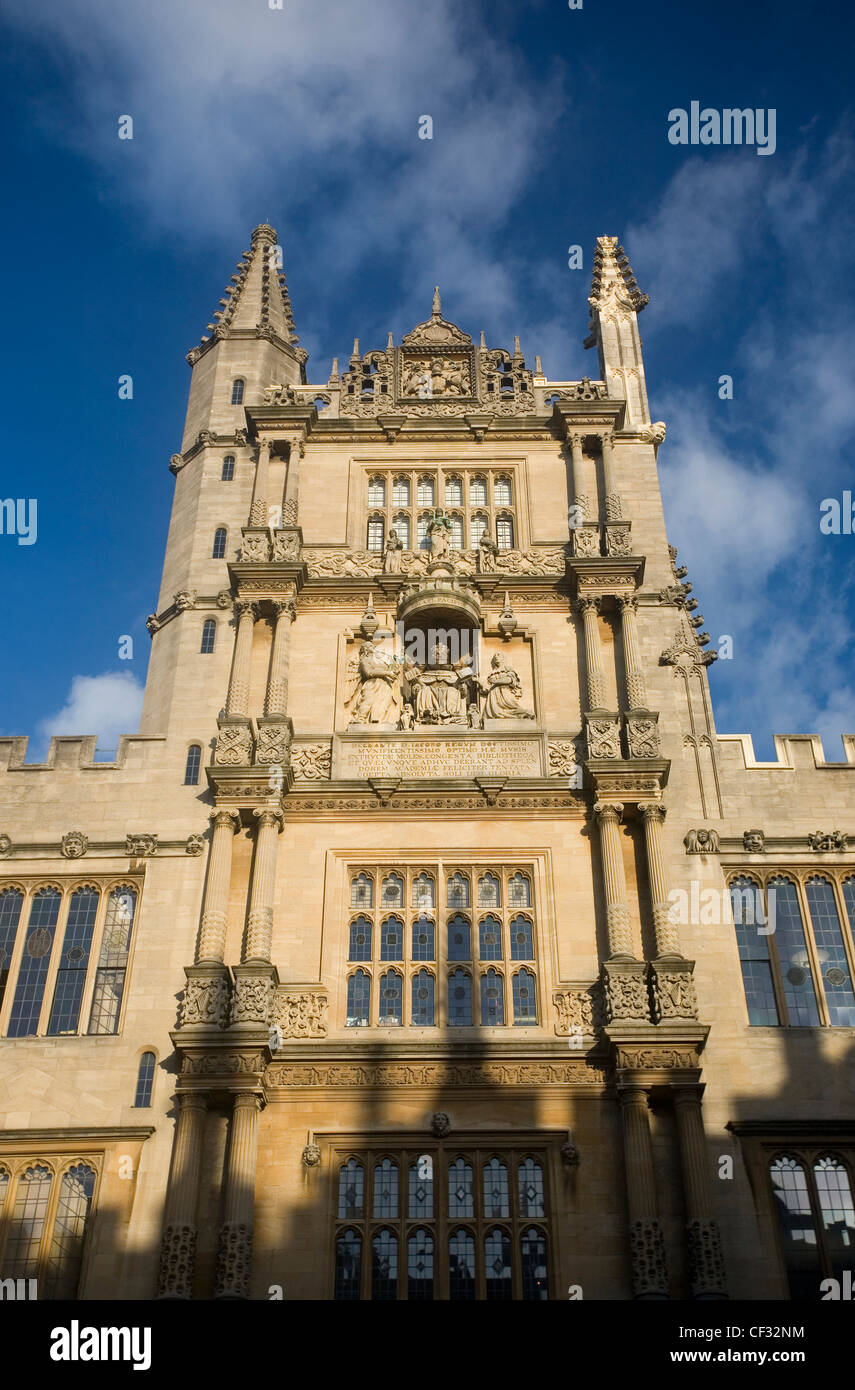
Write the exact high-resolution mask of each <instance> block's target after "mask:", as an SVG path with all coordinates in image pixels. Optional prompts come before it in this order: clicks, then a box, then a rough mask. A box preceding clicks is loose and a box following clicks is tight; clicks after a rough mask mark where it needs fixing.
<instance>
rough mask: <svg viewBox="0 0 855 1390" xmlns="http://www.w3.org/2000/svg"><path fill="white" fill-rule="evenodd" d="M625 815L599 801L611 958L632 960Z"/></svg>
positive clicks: (620, 808) (620, 809) (617, 806)
mask: <svg viewBox="0 0 855 1390" xmlns="http://www.w3.org/2000/svg"><path fill="white" fill-rule="evenodd" d="M622 814H623V806H622V805H621V804H620V802H613V803H610V802H604V801H598V802H597V803H596V805H595V806H594V815H595V816H596V818H597V823H598V824H599V827H600V850H601V854H602V860H603V878H604V881H605V892H606V922H607V925H608V933H609V956H610V957H611V958H614V957H615V956H625V957H630V958H632V957H633V950H632V936H631V933H630V929H629V906H628V904H627V900H626V874H625V873H624V867H623V855H622V853H621V845H620V834H619V833H618V825H619V824H620V818H621V815H622Z"/></svg>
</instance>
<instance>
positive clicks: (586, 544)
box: [572, 521, 600, 556]
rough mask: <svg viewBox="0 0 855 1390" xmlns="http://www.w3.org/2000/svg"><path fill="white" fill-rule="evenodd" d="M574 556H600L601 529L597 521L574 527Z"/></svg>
mask: <svg viewBox="0 0 855 1390" xmlns="http://www.w3.org/2000/svg"><path fill="white" fill-rule="evenodd" d="M572 538H573V554H574V555H585V556H588V555H599V553H600V527H599V524H598V523H597V522H595V521H592V522H585V523H583V524H582V525H581V526H574V527H573V532H572Z"/></svg>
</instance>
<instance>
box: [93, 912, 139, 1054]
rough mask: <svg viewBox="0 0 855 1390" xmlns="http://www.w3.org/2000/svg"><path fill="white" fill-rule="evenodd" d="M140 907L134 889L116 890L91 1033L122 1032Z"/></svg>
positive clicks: (106, 929) (97, 979) (97, 975)
mask: <svg viewBox="0 0 855 1390" xmlns="http://www.w3.org/2000/svg"><path fill="white" fill-rule="evenodd" d="M136 906H137V895H136V892H135V890H134V889H133V888H127V887H121V888H114V890H113V892H112V893H111V894H110V896H109V898H108V899H107V916H106V919H105V921H104V936H103V939H102V941H101V953H100V955H99V957H98V969H97V971H96V973H95V990H94V993H93V995H92V1011H91V1013H90V1015H89V1032H90V1033H118V1031H119V1013H120V1011H121V1008H122V997H123V995H124V992H125V976H126V974H127V969H128V957H129V955H130V950H131V932H132V931H133V926H134V913H135V912H136Z"/></svg>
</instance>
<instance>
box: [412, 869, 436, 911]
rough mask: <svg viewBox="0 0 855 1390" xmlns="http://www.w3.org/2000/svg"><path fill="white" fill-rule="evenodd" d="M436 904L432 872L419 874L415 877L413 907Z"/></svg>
mask: <svg viewBox="0 0 855 1390" xmlns="http://www.w3.org/2000/svg"><path fill="white" fill-rule="evenodd" d="M433 906H434V882H433V879H432V878H431V876H430V874H418V875H417V876H416V877H415V878H414V879H413V907H433Z"/></svg>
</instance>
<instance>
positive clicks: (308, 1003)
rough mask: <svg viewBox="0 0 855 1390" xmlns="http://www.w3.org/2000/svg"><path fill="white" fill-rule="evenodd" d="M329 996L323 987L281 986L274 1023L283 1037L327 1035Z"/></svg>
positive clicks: (274, 1008) (320, 1036)
mask: <svg viewBox="0 0 855 1390" xmlns="http://www.w3.org/2000/svg"><path fill="white" fill-rule="evenodd" d="M328 1007H329V996H328V995H326V994H324V993H323V992H322V991H320V990H310V989H304V990H299V991H291V990H287V989H282V988H280V989H279V990H278V991H277V993H276V998H275V1000H274V1003H273V1013H272V1016H271V1021H272V1023H273V1024H274V1025H275V1026H276V1027H278V1029H279V1031H280V1034H281V1036H282V1038H283V1039H284V1038H325V1037H326V1036H327V1009H328Z"/></svg>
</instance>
